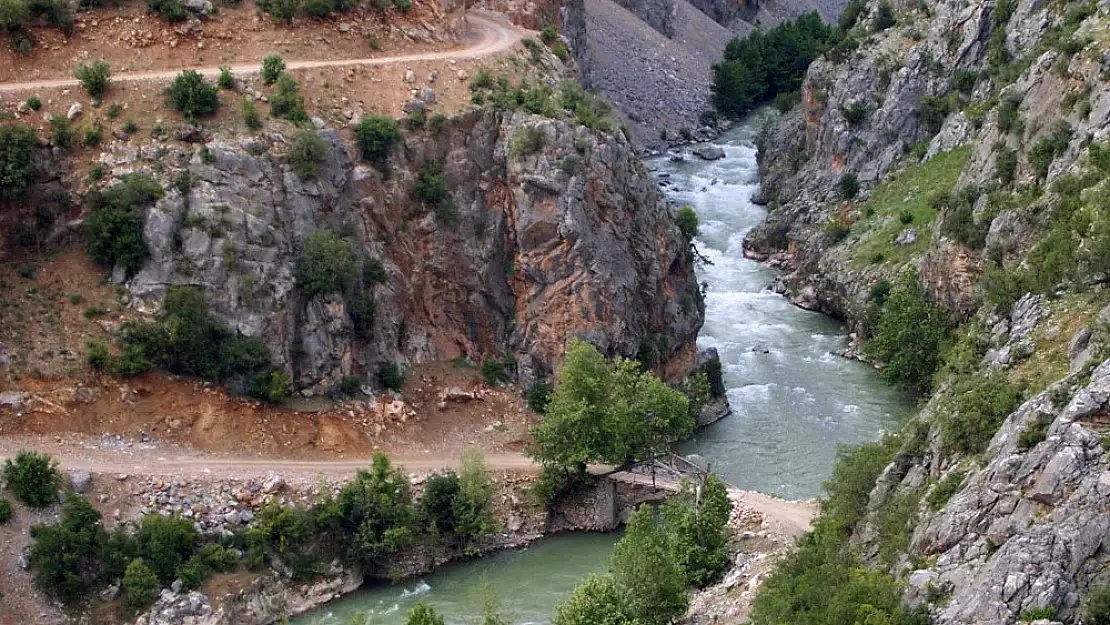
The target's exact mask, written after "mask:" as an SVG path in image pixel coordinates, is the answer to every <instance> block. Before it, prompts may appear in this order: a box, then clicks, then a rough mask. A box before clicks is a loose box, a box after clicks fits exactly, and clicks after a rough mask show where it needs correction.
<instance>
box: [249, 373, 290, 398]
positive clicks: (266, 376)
mask: <svg viewBox="0 0 1110 625" xmlns="http://www.w3.org/2000/svg"><path fill="white" fill-rule="evenodd" d="M289 392H290V391H289V377H288V376H287V375H285V373H284V372H282V371H279V370H278V369H270V370H269V371H259V372H258V373H256V374H254V375H253V376H251V379H250V383H249V384H248V385H247V395H249V396H251V397H253V398H255V399H259V400H262V401H264V402H268V403H271V404H277V403H281V402H282V401H284V400H285V398H286V397H289Z"/></svg>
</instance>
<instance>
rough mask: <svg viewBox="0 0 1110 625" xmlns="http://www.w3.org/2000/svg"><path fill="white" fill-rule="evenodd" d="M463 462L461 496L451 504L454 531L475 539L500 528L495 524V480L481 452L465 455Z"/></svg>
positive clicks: (464, 453) (460, 473) (473, 451)
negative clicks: (453, 516)
mask: <svg viewBox="0 0 1110 625" xmlns="http://www.w3.org/2000/svg"><path fill="white" fill-rule="evenodd" d="M461 461H462V466H461V467H460V469H459V492H458V495H457V496H456V497H455V500H454V502H453V504H452V508H453V512H454V515H455V523H454V529H455V531H456V532H457V533H458V534H459V536H462V537H464V538H467V539H475V538H478V537H481V536H484V535H486V534H489V533H490V532H492V531H493V530H494V529H496V527H497V526H496V525H495V524H494V522H493V477H492V476H491V475H490V472H489V469H488V468H486V461H485V459H484V458H483V457H482V453H481V452H480V451H477V450H466V451H464V452H463V454H462V459H461Z"/></svg>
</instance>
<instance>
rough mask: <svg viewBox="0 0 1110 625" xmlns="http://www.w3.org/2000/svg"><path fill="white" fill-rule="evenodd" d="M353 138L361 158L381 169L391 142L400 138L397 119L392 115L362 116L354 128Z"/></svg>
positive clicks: (387, 155)
mask: <svg viewBox="0 0 1110 625" xmlns="http://www.w3.org/2000/svg"><path fill="white" fill-rule="evenodd" d="M355 138H357V139H358V147H359V149H360V150H361V151H362V159H363V160H365V161H370V162H371V163H373V164H374V166H375V167H378V168H379V169H381V168H382V167H383V166H384V165H385V162H386V159H387V158H388V157H389V150H390V148H392V147H393V143H394V142H395V141H397V140H398V139H400V138H401V132H400V130H399V129H398V128H397V121H396V120H394V119H393V118H392V117H384V116H380V115H378V116H371V117H363V118H362V119H360V120H359V121H358V126H357V127H356V128H355Z"/></svg>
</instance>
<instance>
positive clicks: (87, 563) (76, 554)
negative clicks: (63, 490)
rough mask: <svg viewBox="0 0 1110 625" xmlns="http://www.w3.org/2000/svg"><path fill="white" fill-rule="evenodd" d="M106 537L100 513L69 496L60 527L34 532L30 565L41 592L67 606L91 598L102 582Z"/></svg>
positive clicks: (82, 501)
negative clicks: (101, 552) (101, 561)
mask: <svg viewBox="0 0 1110 625" xmlns="http://www.w3.org/2000/svg"><path fill="white" fill-rule="evenodd" d="M104 534H105V532H104V528H103V527H102V526H101V523H100V513H99V512H97V511H96V509H95V508H93V507H92V505H90V504H89V502H88V501H86V500H85V499H84V498H82V497H79V496H77V495H69V496H67V497H66V500H65V501H64V502H63V503H62V512H61V516H60V517H59V519H58V521H57V522H56V523H49V524H45V525H38V526H35V527H34V528H32V529H31V538H32V541H31V547H30V551H29V554H28V561H29V562H30V564H31V566H32V567H33V568H34V569H35V583H36V585H38V587H39V589H40V590H42V591H43V592H45V593H46V594H48V595H50V596H51V597H54V598H56V599H59V600H60V601H62V602H64V603H67V604H73V603H75V602H77V601H79V600H81V599H82V598H83V597H84V596H85V595H87V594H88V593H89V591H91V590H92V589H93V588H94V587H95V586H96V584H97V583H98V581H99V580H100V576H99V574H100V559H99V554H100V549H101V544H102V542H103V540H104Z"/></svg>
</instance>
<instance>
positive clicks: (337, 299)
mask: <svg viewBox="0 0 1110 625" xmlns="http://www.w3.org/2000/svg"><path fill="white" fill-rule="evenodd" d="M322 135H323V136H324V137H325V138H326V139H327V144H328V147H327V156H326V159H325V160H324V162H323V163H322V164H321V165H320V166H319V172H318V175H317V177H316V179H315V180H312V181H309V182H304V181H302V180H301V179H300V178H298V176H297V175H296V174H295V173H293V171H292V169H291V167H290V165H289V163H288V162H287V159H286V157H285V156H284V152H285V147H284V144H285V140H284V138H283V137H282V136H281V135H279V134H277V133H270V134H268V135H267V136H265V137H259V138H249V139H241V140H235V139H224V140H216V141H214V142H212V143H210V144H209V145H208V152H207V153H206V155H205V158H202V157H201V155H200V153H199V152H197V151H195V150H193V149H188V148H186V149H182V148H179V147H175V146H161V147H144V148H138V147H136V146H134V145H133V144H127V143H115V144H112V146H111V148H110V151H109V153H108V154H107V155H106V158H105V163H106V164H107V165H108V166H110V168H111V171H112V175H113V176H120V175H123V174H125V173H128V172H134V171H147V172H151V173H153V174H154V175H155V176H156V177H157V178H158V179H160V180H162V181H164V184H165V186H166V188H167V192H166V196H165V198H164V199H162V200H160V201H159V202H158V203H157V205H156V206H154V207H153V208H152V209H150V211H149V213H148V214H147V216H146V225H145V231H144V233H143V236H144V239H145V240H146V243H147V245H148V247H149V248H150V251H151V259H150V261H149V262H147V264H146V265H145V266H144V267H143V269H142V270H141V271H140V272H139V273H138V274H137V275H135V276H134V277H133V278H130V279H128V280H126V281H125V282H124V286H125V287H126V289H127V291H128V293H129V294H130V295H131V305H132V306H133V307H134V308H137V309H140V310H143V311H147V312H154V311H156V310H158V309H159V306H160V304H161V298H162V296H163V295H164V294H165V292H166V289H167V287H169V286H170V285H174V284H188V285H194V286H197V287H200V288H202V289H203V290H204V291H205V293H206V294H207V295H208V299H209V302H210V307H211V309H212V312H213V313H214V314H215V315H217V316H218V317H220V318H222V319H223V320H225V321H226V322H227V323H228V325H229V326H230V327H231V328H233V329H234V330H236V331H237V332H240V333H242V334H244V335H248V336H255V337H260V338H262V339H263V340H264V341H265V342H266V344H267V345H268V346H269V348H270V351H271V353H272V356H273V359H274V363H275V364H276V365H278V366H279V367H281V368H283V369H284V370H285V371H286V372H287V373H289V374H290V376H291V378H292V380H293V381H294V385H295V386H296V387H297V388H298V389H302V390H306V391H311V392H323V391H325V390H327V388H328V387H329V386H331V385H333V384H335V383H337V382H338V381H339V380H340V379H341V378H343V377H344V376H348V375H360V376H365V375H366V374H368V373H370V374H372V373H373V372H374V371H376V368H377V365H378V363H380V362H383V361H387V360H394V361H400V362H401V363H415V362H423V361H431V360H444V359H452V358H457V357H460V356H466V357H469V358H472V359H474V360H475V361H483V360H485V359H487V358H491V357H498V358H499V357H501V356H502V355H505V354H513V355H516V356H517V357H518V359H519V360H518V362H519V373H520V375H521V377H522V379H523V380H524V381H525V382H529V381H531V380H533V379H536V378H538V377H544V376H547V375H549V374H550V373H551V372H552V371H553V370H554V368H555V367H556V366H557V365H558V363H559V362H560V359H561V355H562V353H563V349H564V347H565V345H566V343H567V342H568V341H569V340H570V339H572V338H575V337H580V338H584V339H587V340H589V341H591V342H593V343H595V344H596V345H598V346H599V347H600V348H601V349H603V350H604V351H605V352H606V353H607V354H610V355H616V354H622V355H625V356H634V355H636V354H637V352H638V351H639V350H640V348H641V344H642V343H644V341H645V340H650V341H652V348H653V349H654V350H656V352H657V353H659V354H660V360H661V362H663V363H666V366H665V367H664V368H665V369H667V371H668V372H679V371H682V370H683V369H685V368H687V367H690V366H693V365H694V364H696V353H695V347H694V340H695V337H696V335H697V331H698V329H699V327H700V326H701V320H702V308H701V303H700V302H701V300H700V293H699V290H698V286H697V283H696V281H695V278H694V274H693V266H692V262H693V259H692V257H691V253H690V249H689V245H688V244H687V243H686V242H685V241H684V239H683V237H682V234H681V233H680V232H679V230H678V228H677V226H676V225H675V222H674V215H673V213H672V209H671V208H669V207H668V206H667V204H666V202H665V200H664V199H663V198H662V197H661V195H660V192H659V191H658V189H657V188H656V186H655V184H654V183H653V181H652V179H651V177H650V176H649V175H648V174H647V172H646V170H645V169H644V167H643V165H642V164H641V163H640V161H639V160H638V159H637V158H636V156H635V154H634V152H633V150H632V149H631V147H630V146H629V144H628V142H627V140H626V139H624V137H623V136H621V135H620V133H616V134H612V135H607V134H600V133H596V132H593V131H590V130H587V129H586V128H584V127H580V126H576V125H574V124H571V123H567V122H563V121H553V120H550V119H545V118H541V117H538V116H531V115H527V114H523V113H495V112H491V111H486V110H480V111H476V112H474V113H470V114H466V115H463V116H460V117H457V118H454V119H452V120H450V121H447V122H445V123H444V124H443V125H442V127H441V128H439V129H438V130H428V131H421V132H409V133H406V134H405V136H404V139H403V142H401V144H400V145H398V146H396V147H395V149H394V150H393V152H392V153H391V154H390V156H389V162H388V167H386V168H382V170H381V171H380V170H379V169H377V168H375V167H372V166H370V165H369V164H367V163H362V162H359V160H358V159H357V157H356V156H355V150H354V148H353V146H352V145H350V144H349V143H348V142H347V141H346V140H344V139H343V138H341V136H340V134H339V133H338V132H335V131H324V132H323V133H322ZM523 135H527V136H529V137H531V138H532V139H533V146H541V147H533V148H531V149H529V150H521V149H519V148H518V147H514V146H515V145H518V144H519V143H520V140H521V139H520V138H521V136H523ZM429 167H438V168H441V169H442V178H443V182H444V184H445V187H446V189H447V190H448V194H449V202H450V205H451V206H453V207H454V209H455V213H456V214H455V215H454V216H453V217H452V216H448V217H442V216H441V217H437V216H436V215H435V214H433V212H432V211H430V210H428V209H427V208H426V207H425V206H424V205H423V203H422V202H421V201H420V200H419V199H417V198H416V196H415V195H414V187H415V185H416V184H417V181H418V179H419V178H420V176H421V172H427V171H428V168H429ZM183 171H187V172H188V173H189V178H190V179H191V185H190V187H189V188H188V189H187V190H186V192H185V193H182V192H181V190H179V188H178V187H176V186H174V185H171V184H170V182H169V181H170V180H175V179H177V178H178V177H179V176H180V172H183ZM318 230H331V231H333V232H336V233H339V234H340V235H341V236H343V237H344V238H346V239H347V240H348V241H349V242H350V243H351V245H352V248H353V250H354V251H355V255H356V256H357V257H358V258H359V259H360V260H361V261H367V260H370V259H374V260H377V261H378V262H379V263H380V264H381V266H382V267H383V268H384V270H385V275H386V279H385V281H384V283H383V284H381V285H379V286H377V287H374V288H373V298H374V303H375V309H376V315H375V318H374V322H373V327H372V331H371V332H370V333H367V332H361V333H356V332H355V331H354V328H353V325H352V318H351V310H350V303H349V302H348V301H346V300H345V299H344V298H343V297H341V296H338V295H329V296H316V297H306V296H304V295H303V294H302V293H301V292H300V291H299V290H298V288H297V284H296V281H295V279H294V269H295V267H296V264H297V262H298V259H299V258H300V256H301V253H302V251H303V244H304V240H305V237H306V236H307V235H308V234H309V233H311V232H314V231H318ZM116 278H117V279H122V278H123V276H122V275H121V274H120V273H119V272H117V273H116ZM658 337H665V338H664V340H660V339H659V338H658Z"/></svg>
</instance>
